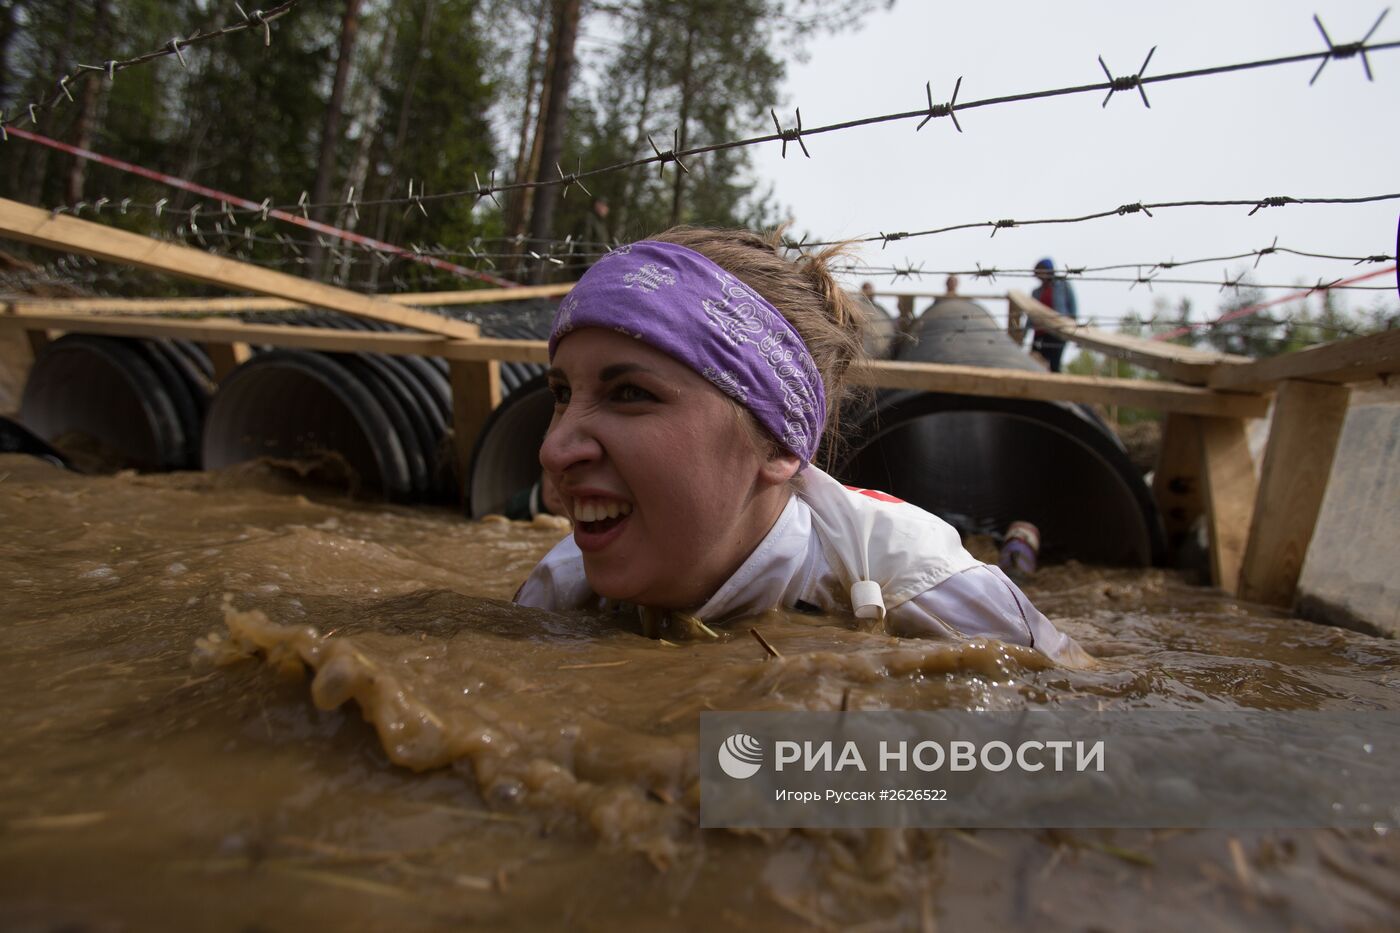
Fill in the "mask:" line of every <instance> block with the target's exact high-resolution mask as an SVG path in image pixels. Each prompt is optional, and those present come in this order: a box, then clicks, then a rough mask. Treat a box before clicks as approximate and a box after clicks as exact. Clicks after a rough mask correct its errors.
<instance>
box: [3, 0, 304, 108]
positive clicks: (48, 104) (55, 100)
mask: <svg viewBox="0 0 1400 933" xmlns="http://www.w3.org/2000/svg"><path fill="white" fill-rule="evenodd" d="M300 2H301V0H284V2H282V3H279V4H277V5H276V6H274V7H271V8H269V9H267V10H254V11H253V12H251V13H248V12H245V11H244V9H243V7H242V6H240V5H239V4H238V3H234V7H235V8H236V9H237V10H238V14H239V16H241V17H242V19H240V20H239V21H238V22H234V23H230V24H229V25H227V26H224V27H222V28H220V29H214V30H211V31H208V32H205V31H204V30H202V29H195V31H194V32H192V33H190V34H189V35H186V36H176V37H175V38H173V39H171V40H170V41H169V42H167V43H165V45H163V46H161V47H160V48H158V49H152V50H151V51H149V52H146V53H145V54H143V55H137V56H135V57H134V58H126V59H107V60H106V61H104V62H102V64H101V65H84V64H79V65H77V66H76V67H75V68H74V69H73V71H71V72H69V73H68V74H64V75H60V76H59V77H58V78H57V79H56V80H55V81H54V84H53V86H54V90H53V91H52V92H51V93H50V94H49V95H48V96H46V97H41V98H39V99H38V100H35V101H30V102H29V103H28V104H25V105H22V106H21V107H20V112H19V113H18V114H17V115H16V117H15V118H13V119H8V120H7V119H5V116H4V114H0V136H5V135H7V134H6V131H7V130H9V129H11V128H13V127H16V126H23V125H24V124H25V122H27V123H28V124H29V125H30V126H38V125H39V119H38V116H37V113H38V111H41V110H52V109H53V108H54V107H55V106H57V105H58V104H59V103H61V102H63V101H64V100H67V101H68V102H69V103H73V93H72V87H73V85H74V84H75V83H77V82H81V81H86V80H90V79H91V78H93V77H95V76H97V75H106V76H107V80H108V81H115V80H116V77H117V72H119V71H125V70H126V69H128V68H134V67H136V66H137V65H143V64H145V63H146V62H150V61H155V60H156V59H158V58H168V57H169V56H171V55H173V56H175V57H176V58H177V59H179V61H180V64H181V65H182V66H184V67H186V68H188V67H189V63H188V62H186V61H185V51H184V50H185V49H187V48H190V47H191V46H197V45H202V44H203V43H206V42H210V41H212V40H214V39H219V38H222V37H223V36H227V35H231V34H233V33H236V32H243V31H244V30H247V29H261V30H262V31H263V45H264V46H270V45H272V22H273V20H276V19H279V18H280V17H283V16H285V15H287V14H288V13H290V12H291V11H292V8H293V7H295V6H297V4H299V3H300Z"/></svg>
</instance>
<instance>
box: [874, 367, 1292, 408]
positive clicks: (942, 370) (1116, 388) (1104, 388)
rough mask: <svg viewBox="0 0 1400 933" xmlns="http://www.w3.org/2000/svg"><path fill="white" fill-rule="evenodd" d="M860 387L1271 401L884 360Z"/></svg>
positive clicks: (1106, 398) (1127, 400)
mask: <svg viewBox="0 0 1400 933" xmlns="http://www.w3.org/2000/svg"><path fill="white" fill-rule="evenodd" d="M851 378H852V380H853V381H855V382H856V383H858V384H860V385H868V386H881V387H883V388H891V389H922V390H924V391H926V392H953V393H958V394H960V395H990V396H994V397H997V398H1027V399H1039V400H1043V401H1064V402H1084V403H1099V404H1105V405H1113V404H1117V405H1123V406H1126V407H1133V408H1152V409H1157V410H1158V411H1176V412H1184V413H1187V414H1195V415H1215V416H1220V417H1233V418H1262V417H1264V415H1265V414H1267V413H1268V401H1267V400H1266V399H1265V398H1264V397H1263V396H1262V395H1249V394H1235V393H1225V392H1216V391H1213V390H1211V389H1201V388H1196V387H1194V386H1180V385H1173V384H1172V383H1169V382H1157V381H1152V380H1147V379H1114V378H1110V377H1106V376H1071V375H1066V374H1064V373H1050V372H1031V371H1029V370H1013V369H988V368H985V367H981V366H955V365H952V364H946V363H907V362H902V361H895V360H878V361H874V362H871V363H868V364H866V365H865V366H863V367H860V368H858V369H855V370H853V371H852V376H851Z"/></svg>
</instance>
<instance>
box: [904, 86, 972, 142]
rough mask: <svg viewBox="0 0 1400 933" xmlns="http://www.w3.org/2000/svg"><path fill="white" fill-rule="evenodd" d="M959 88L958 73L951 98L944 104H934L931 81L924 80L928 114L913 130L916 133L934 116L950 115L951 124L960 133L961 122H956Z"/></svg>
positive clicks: (961, 129)
mask: <svg viewBox="0 0 1400 933" xmlns="http://www.w3.org/2000/svg"><path fill="white" fill-rule="evenodd" d="M961 88H962V75H958V81H957V83H956V84H954V85H953V96H952V98H951V99H950V100H949V101H948V103H946V104H935V103H934V102H933V82H931V81H925V82H924V93H925V94H927V95H928V116H926V117H924V118H923V120H921V121H919V125H918V126H916V127H914V132H916V133H917V132H918V131H919V130H921V129H923V128H924V124H925V123H927V122H928V121H930V120H932V119H934V118H935V117H952V118H953V126H955V127H957V129H958V132H959V133H961V132H962V131H963V128H962V124H961V123H959V122H958V114H957V107H958V91H959V90H960V89H961Z"/></svg>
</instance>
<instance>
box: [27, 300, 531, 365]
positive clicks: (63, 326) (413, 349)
mask: <svg viewBox="0 0 1400 933" xmlns="http://www.w3.org/2000/svg"><path fill="white" fill-rule="evenodd" d="M6 324H8V325H10V326H12V327H19V328H32V327H36V326H40V327H52V328H54V329H55V330H71V331H79V332H82V333H87V334H112V335H115V336H120V337H178V338H182V339H185V340H193V341H196V342H198V343H229V342H233V343H247V344H254V345H265V346H269V347H300V348H303V349H308V350H326V351H328V352H333V353H357V352H364V353H388V354H396V355H406V354H407V355H414V356H441V357H444V358H445V359H449V360H452V359H456V360H469V361H470V360H477V361H480V360H503V361H507V362H516V363H547V362H549V345H548V343H547V342H546V341H543V340H505V339H499V338H494V337H482V338H479V339H476V340H451V339H449V338H446V337H438V336H434V335H432V334H419V333H410V332H406V331H405V332H399V333H392V332H391V333H383V332H381V331H344V330H331V329H328V328H321V327H304V326H297V325H291V324H252V323H244V322H242V321H236V320H229V319H226V318H199V319H196V320H171V319H168V318H151V317H95V316H93V315H89V314H32V313H29V312H28V311H25V310H23V309H20V310H19V313H16V314H9V315H5V314H0V326H4V325H6Z"/></svg>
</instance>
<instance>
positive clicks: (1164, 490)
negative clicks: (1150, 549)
mask: <svg viewBox="0 0 1400 933" xmlns="http://www.w3.org/2000/svg"><path fill="white" fill-rule="evenodd" d="M1201 466H1202V461H1201V425H1200V420H1199V419H1198V418H1196V417H1195V416H1193V415H1183V414H1175V413H1172V414H1168V415H1167V416H1166V418H1165V419H1164V420H1163V422H1162V447H1161V451H1160V452H1159V453H1158V454H1157V467H1156V469H1155V470H1153V471H1152V497H1153V498H1154V499H1156V500H1157V511H1158V512H1160V513H1161V515H1162V527H1163V528H1164V529H1165V530H1166V532H1167V547H1168V548H1169V549H1170V551H1171V552H1172V553H1175V552H1176V551H1177V550H1178V549H1179V548H1180V547H1181V545H1182V543H1183V541H1184V539H1185V537H1186V535H1187V534H1188V533H1189V532H1190V530H1191V526H1192V525H1193V524H1195V521H1196V519H1197V518H1199V517H1200V515H1201V510H1202V508H1203V502H1202V490H1201V485H1202V483H1201V475H1202V474H1201Z"/></svg>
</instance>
